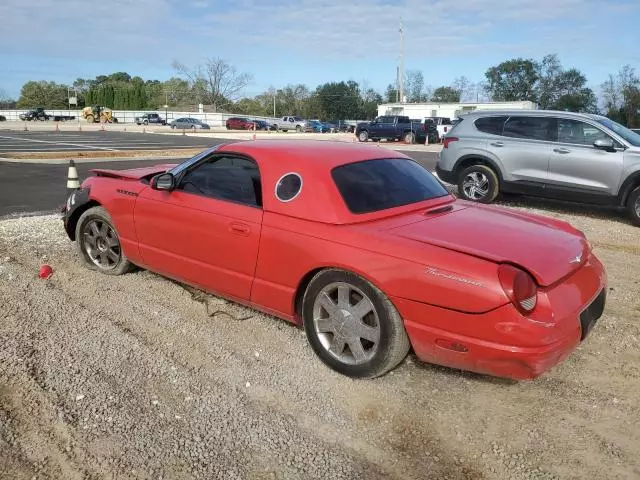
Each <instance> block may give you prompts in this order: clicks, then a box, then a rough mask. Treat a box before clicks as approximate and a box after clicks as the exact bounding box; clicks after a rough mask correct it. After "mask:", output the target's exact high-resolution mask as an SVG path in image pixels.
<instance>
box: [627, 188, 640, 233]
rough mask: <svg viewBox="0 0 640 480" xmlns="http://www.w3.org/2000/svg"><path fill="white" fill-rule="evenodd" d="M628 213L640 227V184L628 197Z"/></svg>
mask: <svg viewBox="0 0 640 480" xmlns="http://www.w3.org/2000/svg"><path fill="white" fill-rule="evenodd" d="M627 213H628V214H629V218H630V219H631V222H632V223H633V224H634V225H636V226H638V227H640V186H638V187H636V188H635V190H634V191H633V192H631V193H630V194H629V198H628V199H627Z"/></svg>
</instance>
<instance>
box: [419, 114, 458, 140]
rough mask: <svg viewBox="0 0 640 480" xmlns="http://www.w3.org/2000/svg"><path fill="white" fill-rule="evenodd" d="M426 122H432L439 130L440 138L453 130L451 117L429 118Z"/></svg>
mask: <svg viewBox="0 0 640 480" xmlns="http://www.w3.org/2000/svg"><path fill="white" fill-rule="evenodd" d="M424 121H425V122H432V123H434V124H435V126H436V127H437V128H438V135H439V136H440V138H442V137H444V136H445V134H446V133H447V132H448V131H449V130H451V129H452V128H453V125H454V124H453V122H452V121H451V119H450V118H449V117H427V118H425V119H424Z"/></svg>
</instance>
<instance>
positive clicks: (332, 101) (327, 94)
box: [315, 81, 361, 120]
mask: <svg viewBox="0 0 640 480" xmlns="http://www.w3.org/2000/svg"><path fill="white" fill-rule="evenodd" d="M315 94H316V96H317V97H318V101H319V106H320V109H321V116H323V117H326V118H329V119H341V120H342V119H346V118H355V117H357V116H358V110H359V109H360V103H361V97H360V87H359V85H358V84H357V83H356V82H354V81H349V82H330V83H325V84H324V85H320V86H318V87H317V88H316V92H315Z"/></svg>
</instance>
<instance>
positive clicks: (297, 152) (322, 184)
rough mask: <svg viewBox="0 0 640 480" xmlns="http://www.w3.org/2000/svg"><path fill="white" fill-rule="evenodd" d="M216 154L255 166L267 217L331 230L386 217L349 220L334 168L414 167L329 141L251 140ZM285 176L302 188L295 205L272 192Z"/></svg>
mask: <svg viewBox="0 0 640 480" xmlns="http://www.w3.org/2000/svg"><path fill="white" fill-rule="evenodd" d="M215 152H216V153H224V152H228V153H236V154H240V155H245V156H249V157H251V158H253V159H254V160H255V161H256V163H257V164H258V168H259V170H260V179H261V182H262V192H263V194H262V196H263V198H262V203H263V209H264V211H265V212H272V213H278V214H281V215H286V216H289V217H296V218H299V219H303V220H309V221H314V222H322V223H331V224H347V223H354V222H358V221H366V220H370V219H372V218H374V217H380V216H385V215H387V214H388V212H383V213H380V214H372V215H354V214H352V213H351V212H350V211H349V210H348V209H347V207H346V205H345V203H344V201H343V199H342V196H341V195H340V192H339V191H338V189H337V187H336V185H335V183H334V181H333V178H332V177H331V170H332V169H333V168H335V167H338V166H340V165H345V164H349V163H355V162H359V161H365V160H376V159H384V158H402V159H406V160H409V161H413V160H412V159H411V158H410V157H408V156H407V155H405V154H403V153H401V152H397V151H394V150H391V149H388V148H384V147H379V146H376V145H365V144H360V143H356V144H354V143H351V142H340V141H330V140H320V141H319V140H297V139H296V140H293V139H289V140H284V139H283V140H250V141H241V142H233V143H228V144H225V145H221V146H219V147H218V148H217V149H216V150H215ZM288 173H296V174H298V175H299V176H300V177H301V178H302V184H303V186H302V190H301V191H300V195H298V196H297V197H296V198H295V199H294V200H292V201H290V202H281V201H280V200H278V199H277V198H276V196H275V188H276V184H277V183H278V182H279V180H280V179H281V178H282V177H283V176H284V175H286V174H288Z"/></svg>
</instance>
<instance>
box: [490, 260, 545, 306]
mask: <svg viewBox="0 0 640 480" xmlns="http://www.w3.org/2000/svg"><path fill="white" fill-rule="evenodd" d="M498 279H499V280H500V284H501V285H502V289H503V290H504V292H505V293H506V294H507V297H509V300H511V303H513V306H514V307H516V309H517V310H518V311H519V312H520V313H522V314H523V315H528V314H529V313H531V312H532V311H533V309H534V308H536V303H537V302H538V287H537V286H536V282H535V281H534V280H533V278H532V277H531V275H529V274H528V273H527V272H525V271H524V270H520V269H519V268H516V267H514V266H513V265H508V264H504V263H503V264H502V265H500V266H499V267H498Z"/></svg>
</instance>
